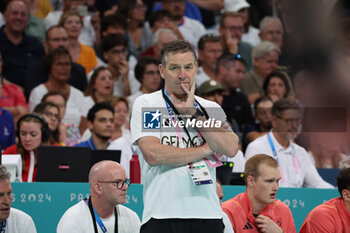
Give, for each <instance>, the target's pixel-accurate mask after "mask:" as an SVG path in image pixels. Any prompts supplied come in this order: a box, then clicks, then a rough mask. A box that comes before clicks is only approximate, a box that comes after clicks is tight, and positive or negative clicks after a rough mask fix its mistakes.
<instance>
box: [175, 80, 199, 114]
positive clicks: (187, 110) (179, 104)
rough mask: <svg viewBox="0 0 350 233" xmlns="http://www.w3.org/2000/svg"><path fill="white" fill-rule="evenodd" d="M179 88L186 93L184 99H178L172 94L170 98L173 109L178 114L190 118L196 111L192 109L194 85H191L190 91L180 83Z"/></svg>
mask: <svg viewBox="0 0 350 233" xmlns="http://www.w3.org/2000/svg"><path fill="white" fill-rule="evenodd" d="M181 88H182V90H183V91H184V92H185V93H186V95H187V97H186V98H183V99H180V98H178V97H176V96H175V95H174V94H171V95H170V97H171V99H172V100H173V102H174V106H175V108H176V109H177V110H178V111H179V113H180V114H182V115H190V116H192V115H193V114H195V112H196V109H195V108H194V90H195V84H194V83H192V87H191V90H189V89H188V88H187V87H185V86H184V84H183V83H181Z"/></svg>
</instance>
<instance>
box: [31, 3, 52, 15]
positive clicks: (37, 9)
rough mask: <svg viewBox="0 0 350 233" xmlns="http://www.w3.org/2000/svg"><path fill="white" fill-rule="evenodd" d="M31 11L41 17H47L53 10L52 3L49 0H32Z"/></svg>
mask: <svg viewBox="0 0 350 233" xmlns="http://www.w3.org/2000/svg"><path fill="white" fill-rule="evenodd" d="M29 10H30V13H32V14H33V15H35V16H36V17H38V18H40V19H45V17H46V16H47V14H49V13H50V12H51V11H53V8H52V5H51V3H50V1H48V0H31V1H30V6H29Z"/></svg>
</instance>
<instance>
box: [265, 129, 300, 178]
mask: <svg viewBox="0 0 350 233" xmlns="http://www.w3.org/2000/svg"><path fill="white" fill-rule="evenodd" d="M270 134H271V132H269V133H268V134H267V139H268V141H269V144H270V147H271V150H272V153H273V157H274V158H275V159H276V161H277V164H278V168H279V170H280V174H281V181H282V183H284V181H285V180H284V177H283V173H282V170H281V166H280V164H279V161H278V156H277V151H276V148H275V145H274V144H273V141H272V138H271V135H270ZM290 145H291V148H292V156H293V165H294V169H295V174H296V175H297V176H298V173H299V167H298V162H297V158H296V157H297V156H296V154H295V149H294V146H293V144H290Z"/></svg>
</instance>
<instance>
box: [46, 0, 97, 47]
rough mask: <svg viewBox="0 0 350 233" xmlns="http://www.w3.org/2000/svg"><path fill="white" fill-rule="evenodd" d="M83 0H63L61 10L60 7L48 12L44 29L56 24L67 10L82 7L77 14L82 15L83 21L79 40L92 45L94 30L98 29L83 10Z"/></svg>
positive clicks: (94, 36) (94, 38)
mask: <svg viewBox="0 0 350 233" xmlns="http://www.w3.org/2000/svg"><path fill="white" fill-rule="evenodd" d="M84 5H85V1H83V0H64V1H63V11H62V9H59V10H57V9H56V10H55V11H52V12H50V13H49V14H48V15H47V16H46V18H45V20H44V23H45V26H46V29H49V28H50V27H52V26H54V25H57V24H58V23H59V21H60V18H61V17H62V15H63V14H64V13H66V12H67V11H71V10H75V11H79V10H78V9H79V8H80V9H83V10H81V11H80V13H82V14H81V15H80V14H79V16H80V17H83V19H82V20H83V23H82V25H81V26H82V28H81V32H80V34H79V42H80V43H82V44H84V45H86V46H90V47H92V46H94V43H95V40H96V34H97V33H96V32H95V30H98V27H96V25H93V23H92V22H93V19H92V17H91V16H90V15H88V14H87V13H88V12H87V10H86V11H84V9H85V6H84Z"/></svg>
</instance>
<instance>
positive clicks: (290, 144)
mask: <svg viewBox="0 0 350 233" xmlns="http://www.w3.org/2000/svg"><path fill="white" fill-rule="evenodd" d="M269 134H270V136H271V139H272V142H273V145H274V146H275V149H276V152H277V153H278V152H284V153H292V144H293V142H292V141H289V146H288V147H287V149H284V147H283V146H282V145H281V144H280V143H279V142H278V141H277V139H276V138H275V136H274V134H273V132H272V129H271V130H270V132H269Z"/></svg>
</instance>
